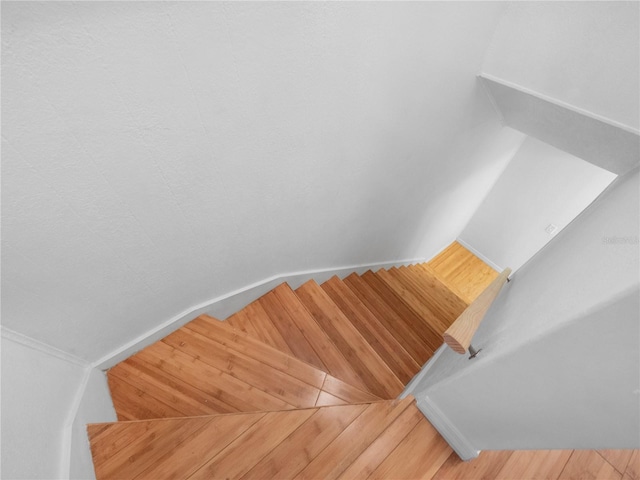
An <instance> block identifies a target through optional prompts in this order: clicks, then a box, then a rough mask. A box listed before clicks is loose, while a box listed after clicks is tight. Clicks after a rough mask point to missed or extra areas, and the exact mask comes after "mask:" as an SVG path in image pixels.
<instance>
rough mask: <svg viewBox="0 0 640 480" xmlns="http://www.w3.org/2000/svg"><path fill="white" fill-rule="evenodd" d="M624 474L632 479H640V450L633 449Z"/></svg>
mask: <svg viewBox="0 0 640 480" xmlns="http://www.w3.org/2000/svg"><path fill="white" fill-rule="evenodd" d="M624 474H625V478H626V477H629V478H630V479H631V480H640V450H633V453H632V454H631V458H630V459H629V463H628V464H627V469H626V470H625V472H624Z"/></svg>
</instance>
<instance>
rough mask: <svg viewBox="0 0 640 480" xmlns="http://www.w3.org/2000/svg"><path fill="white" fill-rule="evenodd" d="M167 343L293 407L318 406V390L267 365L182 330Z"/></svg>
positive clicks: (175, 333)
mask: <svg viewBox="0 0 640 480" xmlns="http://www.w3.org/2000/svg"><path fill="white" fill-rule="evenodd" d="M162 341H163V342H164V343H166V344H168V345H170V346H172V347H174V348H175V349H177V350H179V351H181V352H183V353H185V354H187V355H191V356H193V357H196V358H199V359H200V360H201V361H203V362H204V363H207V364H209V365H211V366H213V367H215V368H217V369H219V370H222V371H223V372H225V373H227V374H229V375H231V376H234V377H236V378H238V379H239V380H242V381H244V382H246V383H248V384H250V385H253V386H254V387H255V388H258V389H260V390H262V391H264V392H266V393H268V394H270V395H273V396H274V397H276V398H279V399H280V400H283V401H285V402H287V403H288V404H290V405H293V406H296V407H299V408H303V407H309V406H313V405H315V402H316V399H317V398H318V393H319V389H317V388H316V387H313V386H311V385H309V384H307V383H304V382H302V381H300V380H298V379H297V378H294V377H292V376H290V375H288V374H286V373H284V372H282V371H280V370H277V369H274V368H272V367H270V366H268V365H263V364H257V363H256V361H255V360H253V359H251V358H250V357H247V356H246V355H244V354H242V353H239V352H236V351H233V350H231V349H229V348H227V347H224V346H222V348H220V344H218V343H217V342H215V341H213V340H211V339H210V338H207V337H204V336H202V335H200V334H199V333H197V332H194V331H192V330H189V329H187V328H182V329H180V330H177V331H176V332H174V333H172V334H171V335H169V336H167V337H165V338H164V339H163V340H162Z"/></svg>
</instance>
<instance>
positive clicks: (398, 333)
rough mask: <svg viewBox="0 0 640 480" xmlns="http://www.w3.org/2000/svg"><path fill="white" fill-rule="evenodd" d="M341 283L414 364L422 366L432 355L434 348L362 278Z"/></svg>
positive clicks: (354, 275)
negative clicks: (372, 314) (409, 356)
mask: <svg viewBox="0 0 640 480" xmlns="http://www.w3.org/2000/svg"><path fill="white" fill-rule="evenodd" d="M343 281H344V283H345V284H346V285H347V286H348V287H349V288H350V289H351V291H352V292H353V293H354V294H355V295H356V296H357V297H358V299H359V300H360V301H361V302H362V303H363V304H364V305H365V306H366V307H367V308H368V309H369V310H370V311H371V312H373V313H374V315H375V316H376V318H378V320H379V321H380V323H382V324H383V325H384V327H385V328H386V329H387V331H389V333H391V335H393V337H394V338H395V339H396V340H397V341H398V343H400V344H402V346H403V347H404V349H405V350H406V351H407V353H409V355H411V358H413V360H414V362H416V363H417V364H419V365H422V364H423V363H424V362H426V361H427V360H428V359H429V358H430V357H431V355H433V352H434V351H435V348H433V347H431V346H429V345H428V344H427V343H426V342H424V341H423V340H422V339H421V338H420V337H419V336H418V335H417V334H416V333H415V332H413V330H412V329H411V326H410V325H409V324H408V323H407V322H406V321H405V319H404V318H403V317H402V316H401V315H400V314H399V313H398V312H396V311H395V310H394V308H393V307H392V306H391V305H389V303H388V302H386V301H385V300H384V298H383V296H381V295H380V293H379V292H378V291H376V290H375V289H374V288H373V287H372V286H371V285H370V284H369V283H368V282H366V281H365V280H364V278H362V277H361V276H359V275H356V274H351V275H349V276H348V277H346V278H345V279H344V280H343ZM412 313H413V312H412ZM434 343H435V342H434Z"/></svg>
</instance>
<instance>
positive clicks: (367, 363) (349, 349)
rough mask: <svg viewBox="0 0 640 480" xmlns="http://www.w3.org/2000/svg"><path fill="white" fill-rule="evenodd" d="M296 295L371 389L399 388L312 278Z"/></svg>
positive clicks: (384, 392)
mask: <svg viewBox="0 0 640 480" xmlns="http://www.w3.org/2000/svg"><path fill="white" fill-rule="evenodd" d="M296 295H298V297H299V298H300V300H302V303H303V304H304V305H305V306H306V307H307V310H309V312H310V313H311V315H312V316H313V317H314V318H315V320H316V321H317V322H318V324H319V325H320V326H321V327H322V329H323V330H324V331H325V332H326V333H327V335H328V336H329V338H331V341H332V342H333V344H334V345H336V347H338V349H339V350H340V352H341V353H342V354H343V355H344V357H345V358H346V359H347V361H348V362H349V363H350V365H352V366H353V368H354V369H355V370H356V372H357V373H358V376H359V377H360V378H361V379H362V380H363V381H364V383H365V384H366V386H367V389H368V390H369V391H370V392H371V393H373V394H375V395H377V396H379V397H382V398H395V397H397V396H398V395H399V394H400V393H401V392H402V390H403V388H404V384H403V383H402V382H401V381H400V380H399V379H398V378H397V377H396V376H395V375H394V374H393V372H392V371H391V369H390V368H389V367H388V366H387V364H386V363H385V362H384V361H383V360H382V359H381V358H380V356H378V354H377V353H376V352H375V350H374V349H373V348H372V347H371V346H370V345H369V344H368V343H367V341H366V340H365V339H364V337H363V336H362V335H360V332H358V330H357V329H356V328H355V327H354V326H353V325H352V324H351V322H349V320H348V319H347V318H346V317H345V315H344V314H343V313H342V311H341V310H340V309H339V308H338V306H337V305H336V304H335V303H333V301H332V300H331V298H330V297H329V296H328V295H327V294H326V293H325V292H324V290H322V288H320V286H319V285H318V284H317V283H316V282H314V281H309V282H307V283H305V284H304V285H302V286H301V287H299V288H298V289H297V290H296Z"/></svg>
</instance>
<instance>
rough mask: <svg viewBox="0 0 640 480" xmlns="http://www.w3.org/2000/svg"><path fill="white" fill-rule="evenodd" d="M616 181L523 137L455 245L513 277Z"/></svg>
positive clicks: (555, 150)
mask: <svg viewBox="0 0 640 480" xmlns="http://www.w3.org/2000/svg"><path fill="white" fill-rule="evenodd" d="M615 177H616V175H614V174H613V173H611V172H608V171H606V170H603V169H601V168H599V167H596V166H595V165H591V164H590V163H587V162H585V161H583V160H581V159H579V158H576V157H574V156H572V155H569V154H568V153H565V152H563V151H561V150H558V149H557V148H554V147H551V146H550V145H547V144H545V143H542V142H540V141H538V140H536V139H533V138H527V139H526V140H525V141H524V143H523V144H522V146H521V147H520V149H519V150H518V152H517V153H516V154H515V156H514V157H513V159H512V160H511V162H510V163H509V165H508V166H507V168H506V169H505V170H504V172H503V173H502V175H501V176H500V178H499V179H498V181H497V182H496V184H495V185H494V187H493V188H492V190H491V192H489V194H488V195H487V197H486V198H485V199H484V201H483V202H482V203H481V204H480V207H479V208H478V210H477V211H476V213H475V214H474V215H473V218H472V219H471V221H470V222H469V223H468V224H467V226H466V227H465V228H464V230H463V231H462V233H461V234H460V237H459V240H461V241H462V242H463V243H464V244H465V245H467V246H469V247H471V248H472V249H473V251H475V252H477V253H479V254H480V255H481V256H482V257H483V258H485V259H487V260H488V261H489V262H490V263H491V264H493V265H495V266H497V268H498V269H503V268H506V267H510V268H511V269H512V270H513V271H514V272H515V271H516V270H517V269H518V268H520V267H521V266H522V265H523V264H524V263H525V262H526V261H527V260H529V259H530V258H531V257H532V256H533V255H535V253H536V252H538V250H540V249H541V248H542V247H543V246H544V245H546V244H547V243H548V242H549V240H551V238H552V235H550V234H549V233H547V232H546V231H545V229H546V228H547V227H548V226H549V225H550V224H553V225H555V226H556V227H557V230H556V231H555V233H553V235H556V234H557V233H558V232H559V231H560V230H562V229H563V228H564V227H565V226H567V224H568V223H569V222H570V221H572V220H573V219H574V218H575V217H576V216H577V215H578V214H579V213H580V212H581V211H582V210H584V209H585V208H586V207H587V206H588V205H589V204H590V203H591V202H592V201H593V200H595V198H596V197H597V196H598V195H600V193H602V191H604V189H605V188H606V187H607V186H608V185H609V184H610V183H611V182H612V181H613V179H614V178H615Z"/></svg>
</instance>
